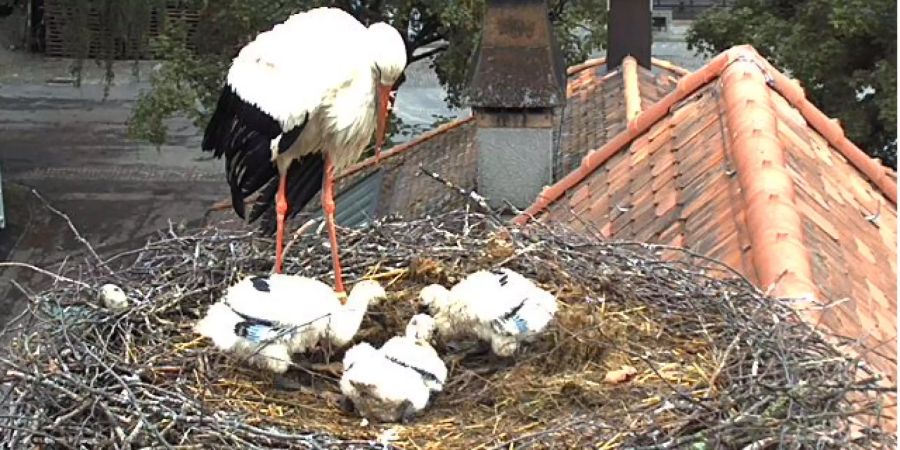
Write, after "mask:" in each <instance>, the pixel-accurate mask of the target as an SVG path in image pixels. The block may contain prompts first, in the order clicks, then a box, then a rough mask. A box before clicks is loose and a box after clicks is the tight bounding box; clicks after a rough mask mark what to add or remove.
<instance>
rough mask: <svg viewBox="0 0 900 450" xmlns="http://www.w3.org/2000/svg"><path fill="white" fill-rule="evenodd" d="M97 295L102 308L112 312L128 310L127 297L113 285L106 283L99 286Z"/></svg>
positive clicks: (120, 289)
mask: <svg viewBox="0 0 900 450" xmlns="http://www.w3.org/2000/svg"><path fill="white" fill-rule="evenodd" d="M98 295H99V297H100V301H101V302H103V306H105V307H106V309H109V310H110V311H112V312H122V311H125V310H126V309H128V306H129V302H128V296H127V295H125V291H123V290H122V288H120V287H119V286H116V285H115V284H112V283H107V284H104V285H103V286H100V291H99V294H98Z"/></svg>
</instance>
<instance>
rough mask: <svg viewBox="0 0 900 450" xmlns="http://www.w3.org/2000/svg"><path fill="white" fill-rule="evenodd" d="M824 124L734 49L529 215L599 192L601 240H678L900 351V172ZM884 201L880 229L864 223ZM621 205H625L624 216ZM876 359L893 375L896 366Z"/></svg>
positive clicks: (780, 81)
mask: <svg viewBox="0 0 900 450" xmlns="http://www.w3.org/2000/svg"><path fill="white" fill-rule="evenodd" d="M751 61H752V62H751ZM760 67H763V68H765V70H766V75H768V76H769V77H771V78H773V79H774V80H775V82H774V84H767V83H766V82H765V79H764V77H763V76H762V74H761V72H760ZM641 76H642V75H641ZM641 76H639V79H642V78H641ZM717 79H718V80H719V81H717V82H712V81H714V80H717ZM642 95H644V96H645V97H644V98H648V97H647V94H645V92H642ZM649 95H651V96H652V94H649ZM618 107H622V106H618ZM623 109H624V108H623ZM823 117H824V115H822V114H821V113H820V112H818V110H815V108H813V107H812V106H811V105H810V104H809V102H808V100H806V99H805V97H803V96H802V91H801V90H799V88H798V86H797V85H796V84H795V83H793V82H792V81H791V80H788V79H787V78H786V77H785V76H784V75H782V74H780V73H778V72H777V71H776V70H775V69H774V68H772V67H771V66H770V65H768V63H766V62H765V61H763V60H762V59H761V58H760V57H759V55H758V54H756V53H755V51H753V50H752V49H750V48H747V47H738V48H735V49H732V50H730V51H729V52H726V53H724V54H723V55H720V56H719V57H717V58H715V59H713V61H711V62H710V64H709V65H707V66H706V67H705V68H703V69H701V70H699V71H697V72H694V73H692V74H689V75H687V76H685V77H684V78H682V79H681V80H680V81H679V82H678V85H677V87H676V89H675V91H673V92H671V93H669V94H668V95H667V96H665V97H664V98H662V99H661V100H660V101H659V102H658V103H655V104H647V103H644V105H643V110H642V112H641V113H640V114H638V116H637V117H636V118H635V119H634V120H633V121H632V122H631V123H630V124H629V125H628V127H627V129H626V130H624V131H623V132H622V133H620V134H619V135H616V136H613V137H610V138H609V140H608V141H607V143H606V144H605V145H604V146H602V147H601V148H599V149H598V150H597V151H595V152H592V153H590V154H588V155H587V156H586V157H585V158H584V160H583V161H582V165H581V167H580V168H579V170H578V171H576V172H573V173H572V174H571V175H569V176H567V177H564V178H563V179H561V180H560V181H559V182H558V183H556V184H555V185H554V186H552V187H551V188H550V189H549V190H548V192H546V194H548V195H547V196H545V197H544V198H542V199H541V200H540V201H539V202H536V203H535V204H534V205H532V207H531V208H529V213H530V214H539V213H541V212H543V211H544V210H545V209H546V215H547V216H548V218H549V219H553V218H554V217H557V215H558V214H561V213H557V212H556V210H557V209H558V208H557V206H556V204H555V203H554V202H555V199H556V198H560V197H562V196H563V194H564V193H565V192H566V191H569V190H571V189H573V188H575V189H577V188H578V186H580V185H582V184H583V185H588V186H590V187H591V190H592V192H594V190H595V189H600V188H604V189H605V190H604V191H603V193H602V194H600V195H596V194H593V193H592V194H591V198H592V202H593V204H594V205H602V206H603V208H602V210H604V211H606V212H607V214H605V215H603V216H602V217H598V220H603V221H604V222H603V223H602V226H603V227H605V230H606V232H607V235H608V236H611V237H612V238H618V239H632V238H634V237H641V238H644V237H646V238H647V239H651V240H653V241H655V242H672V241H676V240H678V241H681V242H682V243H683V244H684V245H686V246H688V247H691V248H695V249H701V250H704V251H707V252H710V253H711V254H713V255H715V257H717V258H719V259H721V260H723V261H725V262H727V263H728V264H731V265H733V266H735V267H736V268H738V269H739V270H740V271H742V272H744V274H745V275H746V276H747V277H748V278H750V279H752V280H754V282H757V283H759V284H760V285H761V286H762V287H764V288H765V287H769V286H768V285H771V284H773V283H775V282H776V281H777V285H776V286H775V289H776V293H781V294H784V295H790V294H798V293H803V292H817V293H818V295H819V296H820V297H822V298H823V299H828V300H835V299H840V298H849V299H850V300H849V301H847V302H846V303H842V304H839V305H837V306H834V307H833V310H826V311H825V313H824V314H818V313H816V314H813V313H809V314H808V315H809V318H810V319H817V318H818V317H819V316H821V319H822V320H823V324H824V325H827V326H828V328H829V329H830V330H831V331H833V332H836V333H839V334H847V335H849V336H860V333H862V332H863V329H864V328H866V327H869V328H874V329H877V330H876V331H877V333H873V336H871V337H868V338H863V340H862V342H863V344H865V345H873V343H874V344H877V343H878V339H882V340H887V342H888V344H887V345H889V346H892V351H895V350H896V343H895V342H891V341H890V339H887V338H889V337H890V336H895V335H896V319H895V314H896V273H897V270H896V269H897V268H896V262H895V259H896V245H897V232H896V225H897V221H896V199H895V197H896V174H895V173H894V172H892V171H890V170H886V169H881V168H880V167H874V166H873V165H872V164H871V163H872V161H871V160H869V159H868V158H864V157H863V158H861V157H860V155H861V152H860V151H859V150H858V149H857V148H856V147H854V146H853V145H852V144H851V143H850V142H849V141H847V140H846V138H845V137H844V136H843V134H842V133H838V132H837V131H839V129H836V128H835V125H834V124H833V123H832V122H830V121H828V120H827V118H825V119H823ZM673 150H677V151H673ZM670 156H671V158H670ZM862 156H864V155H862ZM648 173H649V176H650V178H649V180H648V177H647V174H648ZM599 178H602V179H603V180H604V183H601V184H598V183H599V181H598V179H599ZM869 183H872V184H871V185H870V184H869ZM873 186H874V187H873ZM644 191H649V192H650V193H652V196H648V195H646V194H645V193H644ZM879 198H880V199H881V201H882V206H881V208H882V209H881V211H880V212H879V218H878V219H877V222H878V225H874V224H872V223H869V222H867V221H866V218H865V216H866V215H867V214H871V213H872V211H873V208H876V207H877V203H875V201H876V200H878V199H879ZM646 202H652V206H653V209H652V211H651V210H650V209H648V208H647V207H646V205H644V203H646ZM617 203H619V204H626V205H628V206H630V208H629V209H628V211H625V212H620V211H618V210H617V209H616V204H617ZM598 211H599V209H598ZM652 216H656V218H655V219H654V218H653V217H652ZM678 219H680V220H678ZM522 220H526V219H524V218H520V219H519V221H522ZM673 256H674V255H673ZM873 261H874V262H873ZM885 261H886V262H885ZM876 334H877V336H875V335H876ZM876 338H877V339H876ZM870 363H871V364H872V365H873V366H874V367H876V368H878V369H879V370H881V371H883V372H884V373H885V374H888V375H889V376H890V377H891V378H893V376H894V372H895V370H896V363H895V362H893V361H889V360H886V359H884V358H874V359H873V360H872V361H871V362H870Z"/></svg>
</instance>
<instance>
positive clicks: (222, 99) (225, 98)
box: [202, 84, 282, 218]
mask: <svg viewBox="0 0 900 450" xmlns="http://www.w3.org/2000/svg"><path fill="white" fill-rule="evenodd" d="M281 132H282V130H281V126H280V125H279V124H278V121H276V120H275V119H274V118H273V117H271V116H270V115H268V114H266V113H265V112H264V111H263V110H261V109H260V108H259V107H257V106H255V105H252V104H250V103H248V102H245V101H244V100H243V99H241V97H240V96H239V95H238V94H237V92H235V90H234V88H232V87H231V86H230V85H228V84H226V85H225V87H224V88H223V89H222V94H221V95H220V96H219V102H218V104H217V105H216V110H215V112H214V113H213V116H212V118H211V119H210V121H209V124H208V125H207V126H206V132H205V133H204V135H203V147H202V148H203V151H211V152H213V155H215V156H216V157H217V158H221V157H223V156H224V157H225V169H226V174H225V177H226V179H227V180H228V185H229V186H230V187H231V205H232V207H234V212H236V213H237V215H238V216H240V217H241V218H244V199H246V198H247V197H248V196H250V195H252V194H253V193H254V192H256V191H257V190H259V189H260V188H261V187H263V186H265V184H266V183H267V182H269V180H271V179H273V178H277V177H278V171H277V170H276V168H275V165H274V164H273V163H272V161H271V158H272V151H271V147H270V146H271V143H272V139H275V138H276V137H277V136H278V135H279V134H281Z"/></svg>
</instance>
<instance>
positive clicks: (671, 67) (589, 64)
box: [566, 57, 691, 76]
mask: <svg viewBox="0 0 900 450" xmlns="http://www.w3.org/2000/svg"><path fill="white" fill-rule="evenodd" d="M604 64H606V58H605V57H600V58H591V59H586V60H584V61H583V62H581V63H578V64H575V65H573V66H569V67H568V68H567V69H566V75H575V74H576V73H578V72H581V71H583V70H587V69H591V68H594V67H598V66H602V65H604ZM650 64H651V65H653V66H656V67H659V68H660V69H665V70H668V71H670V72H672V73H674V74H676V75H679V76H684V75H688V74H690V73H691V71H690V70H688V69H685V68H684V67H681V66H679V65H677V64H674V63H672V62H671V61H666V60H664V59H659V58H650Z"/></svg>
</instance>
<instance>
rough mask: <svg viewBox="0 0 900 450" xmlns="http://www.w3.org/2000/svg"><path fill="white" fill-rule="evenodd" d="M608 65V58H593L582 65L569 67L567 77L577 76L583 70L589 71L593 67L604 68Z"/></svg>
mask: <svg viewBox="0 0 900 450" xmlns="http://www.w3.org/2000/svg"><path fill="white" fill-rule="evenodd" d="M604 64H606V58H604V57H601V58H591V59H586V60H584V61H583V62H581V63H578V64H575V65H574V66H569V67H568V68H566V75H575V74H576V73H578V72H581V71H582V70H587V69H590V68H593V67H597V66H602V65H604Z"/></svg>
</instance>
